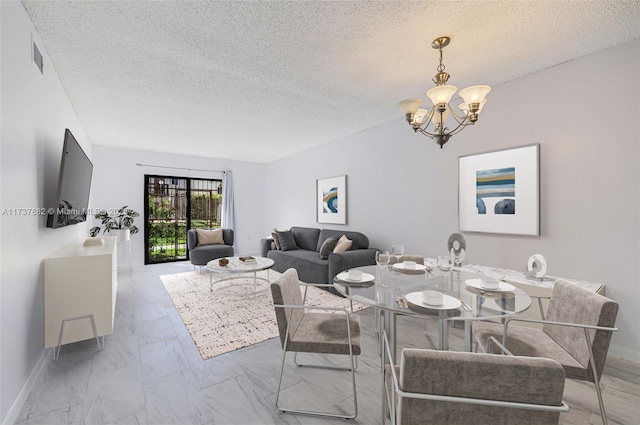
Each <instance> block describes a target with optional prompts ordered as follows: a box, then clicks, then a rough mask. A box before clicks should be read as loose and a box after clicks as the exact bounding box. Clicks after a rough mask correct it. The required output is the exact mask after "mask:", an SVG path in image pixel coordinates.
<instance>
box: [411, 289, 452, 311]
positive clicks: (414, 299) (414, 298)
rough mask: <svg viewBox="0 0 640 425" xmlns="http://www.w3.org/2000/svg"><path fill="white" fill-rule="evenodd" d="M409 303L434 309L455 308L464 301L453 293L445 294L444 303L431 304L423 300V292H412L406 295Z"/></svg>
mask: <svg viewBox="0 0 640 425" xmlns="http://www.w3.org/2000/svg"><path fill="white" fill-rule="evenodd" d="M404 298H405V299H406V300H407V302H408V303H410V304H413V305H415V306H418V307H422V308H430V309H432V310H454V309H456V308H459V307H460V306H461V305H462V302H461V301H460V300H459V299H457V298H455V297H452V296H451V295H446V294H445V295H444V297H443V300H442V304H440V305H431V304H427V303H425V302H424V301H422V292H411V293H409V294H407V295H405V296H404Z"/></svg>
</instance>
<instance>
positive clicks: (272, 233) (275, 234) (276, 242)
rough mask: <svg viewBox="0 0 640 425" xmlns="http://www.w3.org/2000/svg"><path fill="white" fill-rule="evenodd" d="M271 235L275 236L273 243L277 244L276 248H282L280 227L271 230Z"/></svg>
mask: <svg viewBox="0 0 640 425" xmlns="http://www.w3.org/2000/svg"><path fill="white" fill-rule="evenodd" d="M271 237H272V238H273V244H274V245H275V246H276V249H282V248H281V247H280V240H279V239H278V229H273V230H272V231H271Z"/></svg>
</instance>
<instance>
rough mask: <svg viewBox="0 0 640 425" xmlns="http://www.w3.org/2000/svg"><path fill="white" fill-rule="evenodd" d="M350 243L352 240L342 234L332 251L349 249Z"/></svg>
mask: <svg viewBox="0 0 640 425" xmlns="http://www.w3.org/2000/svg"><path fill="white" fill-rule="evenodd" d="M352 245H353V241H352V240H351V239H349V238H347V237H346V236H345V235H342V236H341V237H340V239H338V243H337V244H336V246H335V248H333V252H345V251H349V249H351V246H352Z"/></svg>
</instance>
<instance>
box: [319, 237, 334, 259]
mask: <svg viewBox="0 0 640 425" xmlns="http://www.w3.org/2000/svg"><path fill="white" fill-rule="evenodd" d="M337 243H338V238H336V237H333V238H327V239H325V241H324V242H322V246H321V247H320V259H321V260H328V259H329V254H331V253H332V252H333V249H334V248H335V247H336V244H337Z"/></svg>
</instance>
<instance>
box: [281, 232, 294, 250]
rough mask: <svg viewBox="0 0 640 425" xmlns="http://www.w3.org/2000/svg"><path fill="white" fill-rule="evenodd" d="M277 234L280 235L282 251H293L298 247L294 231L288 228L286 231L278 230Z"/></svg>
mask: <svg viewBox="0 0 640 425" xmlns="http://www.w3.org/2000/svg"><path fill="white" fill-rule="evenodd" d="M276 235H277V236H278V241H279V242H280V249H281V250H282V251H293V250H296V249H298V245H296V240H295V239H294V237H293V233H291V232H290V231H288V230H286V231H284V232H280V231H277V232H276Z"/></svg>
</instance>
